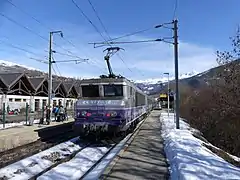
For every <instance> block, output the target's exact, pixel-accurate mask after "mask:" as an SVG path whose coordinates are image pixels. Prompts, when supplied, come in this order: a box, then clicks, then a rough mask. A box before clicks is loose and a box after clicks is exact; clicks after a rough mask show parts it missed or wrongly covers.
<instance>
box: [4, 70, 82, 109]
mask: <svg viewBox="0 0 240 180" xmlns="http://www.w3.org/2000/svg"><path fill="white" fill-rule="evenodd" d="M80 83H81V80H75V79H68V80H57V79H53V83H52V89H53V92H52V93H53V94H54V97H53V98H52V101H53V102H52V103H53V104H59V103H61V104H62V105H63V106H64V107H67V108H69V109H71V108H73V106H74V102H75V101H76V100H77V98H78V97H79V96H80V94H79V93H80V91H79V90H80V88H79V87H80ZM47 102H48V78H47V76H37V77H31V76H29V75H27V74H25V73H0V103H1V109H2V107H3V106H2V105H3V103H5V107H7V106H8V107H9V108H10V109H11V110H12V109H21V108H24V107H26V103H28V104H29V107H30V108H31V111H38V110H40V109H42V108H43V107H44V106H46V105H47Z"/></svg>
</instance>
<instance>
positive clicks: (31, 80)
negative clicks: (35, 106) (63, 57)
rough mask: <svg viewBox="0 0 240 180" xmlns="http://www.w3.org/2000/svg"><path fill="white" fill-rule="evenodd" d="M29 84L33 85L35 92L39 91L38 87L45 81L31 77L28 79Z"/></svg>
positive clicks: (41, 78)
mask: <svg viewBox="0 0 240 180" xmlns="http://www.w3.org/2000/svg"><path fill="white" fill-rule="evenodd" d="M29 80H30V82H31V83H32V84H33V86H34V88H35V89H36V90H38V89H39V87H40V86H41V85H42V84H43V83H44V81H46V80H47V78H46V77H32V78H29Z"/></svg>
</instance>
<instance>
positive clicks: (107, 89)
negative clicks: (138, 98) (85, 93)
mask: <svg viewBox="0 0 240 180" xmlns="http://www.w3.org/2000/svg"><path fill="white" fill-rule="evenodd" d="M103 88H104V96H105V97H119V96H123V85H116V84H113V85H104V86H103Z"/></svg>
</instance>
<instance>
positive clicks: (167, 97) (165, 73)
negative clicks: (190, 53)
mask: <svg viewBox="0 0 240 180" xmlns="http://www.w3.org/2000/svg"><path fill="white" fill-rule="evenodd" d="M164 74H166V75H168V90H167V91H168V93H167V98H168V117H169V73H164Z"/></svg>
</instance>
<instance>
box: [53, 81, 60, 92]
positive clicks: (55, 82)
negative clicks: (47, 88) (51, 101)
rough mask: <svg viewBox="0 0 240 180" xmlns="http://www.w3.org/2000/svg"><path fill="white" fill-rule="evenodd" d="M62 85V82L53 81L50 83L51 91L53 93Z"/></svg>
mask: <svg viewBox="0 0 240 180" xmlns="http://www.w3.org/2000/svg"><path fill="white" fill-rule="evenodd" d="M61 84H62V81H53V82H52V89H53V91H54V92H55V91H56V90H57V88H58V87H59V86H60V85H61Z"/></svg>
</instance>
